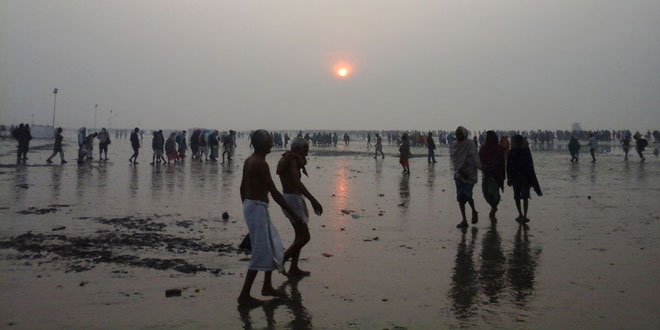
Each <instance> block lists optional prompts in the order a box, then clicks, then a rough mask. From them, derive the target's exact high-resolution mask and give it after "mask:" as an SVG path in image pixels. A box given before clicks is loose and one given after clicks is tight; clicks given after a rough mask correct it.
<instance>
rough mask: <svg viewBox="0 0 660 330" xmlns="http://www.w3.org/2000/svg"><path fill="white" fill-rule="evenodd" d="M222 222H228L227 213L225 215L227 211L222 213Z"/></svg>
mask: <svg viewBox="0 0 660 330" xmlns="http://www.w3.org/2000/svg"><path fill="white" fill-rule="evenodd" d="M222 220H224V221H227V220H229V213H227V211H225V212H222Z"/></svg>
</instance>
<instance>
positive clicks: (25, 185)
mask: <svg viewBox="0 0 660 330" xmlns="http://www.w3.org/2000/svg"><path fill="white" fill-rule="evenodd" d="M16 187H19V188H23V189H28V188H30V186H29V185H28V184H27V183H21V184H17V185H16Z"/></svg>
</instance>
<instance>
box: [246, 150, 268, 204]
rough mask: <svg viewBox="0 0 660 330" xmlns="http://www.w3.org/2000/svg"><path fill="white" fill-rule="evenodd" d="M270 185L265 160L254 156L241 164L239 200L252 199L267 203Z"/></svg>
mask: <svg viewBox="0 0 660 330" xmlns="http://www.w3.org/2000/svg"><path fill="white" fill-rule="evenodd" d="M270 185H273V180H272V178H271V176H270V169H269V168H268V163H267V162H266V159H265V158H264V157H260V156H259V155H255V154H253V155H252V156H250V157H248V159H246V160H245V164H243V179H242V181H241V200H245V199H252V200H258V201H262V202H266V203H268V192H269V186H270Z"/></svg>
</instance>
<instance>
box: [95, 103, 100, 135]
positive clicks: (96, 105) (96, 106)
mask: <svg viewBox="0 0 660 330" xmlns="http://www.w3.org/2000/svg"><path fill="white" fill-rule="evenodd" d="M98 107H99V105H98V104H94V132H96V109H97V108H98Z"/></svg>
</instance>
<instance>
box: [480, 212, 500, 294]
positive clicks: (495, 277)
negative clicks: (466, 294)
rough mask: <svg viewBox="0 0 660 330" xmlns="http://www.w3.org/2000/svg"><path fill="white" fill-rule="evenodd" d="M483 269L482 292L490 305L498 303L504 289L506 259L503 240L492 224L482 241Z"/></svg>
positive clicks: (481, 270) (481, 269)
mask: <svg viewBox="0 0 660 330" xmlns="http://www.w3.org/2000/svg"><path fill="white" fill-rule="evenodd" d="M481 244H482V247H481V267H480V269H479V280H480V283H481V290H482V292H483V293H484V294H485V295H486V296H487V297H488V301H489V302H490V303H496V302H497V298H498V296H499V294H500V292H501V291H502V288H504V273H505V270H504V264H505V262H506V258H505V257H504V253H503V252H502V239H501V238H500V234H499V233H498V232H497V228H496V227H495V223H493V224H491V226H490V228H489V229H488V231H487V232H486V233H485V234H484V237H483V239H482V240H481Z"/></svg>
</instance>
